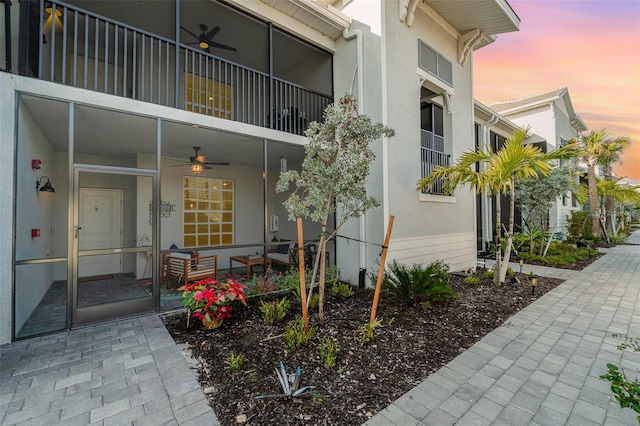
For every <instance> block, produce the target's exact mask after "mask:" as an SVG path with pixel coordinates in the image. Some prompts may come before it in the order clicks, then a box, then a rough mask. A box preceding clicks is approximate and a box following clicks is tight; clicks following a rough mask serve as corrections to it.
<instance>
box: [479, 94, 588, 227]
mask: <svg viewBox="0 0 640 426" xmlns="http://www.w3.org/2000/svg"><path fill="white" fill-rule="evenodd" d="M490 108H491V109H493V110H494V111H496V112H498V113H499V114H500V115H502V116H503V117H506V118H508V119H509V120H511V121H512V122H513V123H515V124H517V125H518V126H521V127H525V128H527V127H529V128H530V131H531V132H534V133H536V134H537V135H539V136H540V137H541V138H543V139H544V140H545V141H546V143H543V144H539V145H538V146H540V147H541V148H542V149H543V151H544V152H549V151H552V150H554V149H558V148H560V147H562V146H564V145H565V144H566V143H567V142H568V141H570V140H571V139H574V138H578V137H579V136H580V134H581V133H582V132H584V131H586V130H587V125H586V124H585V123H584V121H582V119H581V118H580V116H579V115H577V114H576V112H575V111H574V109H573V105H572V104H571V98H570V96H569V90H568V89H567V88H566V87H563V88H561V89H557V90H553V91H550V92H545V93H541V94H538V95H533V96H528V97H526V98H522V99H516V100H511V101H503V102H498V103H495V104H493V105H490ZM563 164H564V162H563V161H561V162H560V165H563ZM580 209H581V207H580V205H579V204H578V203H577V201H576V200H575V198H574V197H573V196H572V194H571V193H567V194H566V195H565V196H563V197H559V198H558V200H557V201H556V202H555V203H554V206H553V207H552V208H551V209H550V211H549V229H550V230H552V231H553V232H562V233H565V232H566V225H567V216H570V215H571V212H572V211H575V210H580Z"/></svg>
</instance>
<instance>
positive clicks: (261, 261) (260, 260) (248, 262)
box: [229, 256, 271, 280]
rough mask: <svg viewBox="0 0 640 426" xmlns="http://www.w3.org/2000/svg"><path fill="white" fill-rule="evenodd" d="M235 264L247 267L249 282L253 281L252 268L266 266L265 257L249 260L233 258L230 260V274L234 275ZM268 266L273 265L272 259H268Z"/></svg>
mask: <svg viewBox="0 0 640 426" xmlns="http://www.w3.org/2000/svg"><path fill="white" fill-rule="evenodd" d="M233 262H238V263H242V264H243V265H245V266H246V267H247V280H250V279H251V267H252V266H253V265H264V257H263V256H260V257H256V258H255V259H249V256H231V257H230V258H229V274H233ZM267 264H268V265H270V264H271V259H267Z"/></svg>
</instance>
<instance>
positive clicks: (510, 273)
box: [507, 267, 516, 277]
mask: <svg viewBox="0 0 640 426" xmlns="http://www.w3.org/2000/svg"><path fill="white" fill-rule="evenodd" d="M515 274H516V273H515V272H514V271H513V269H511V268H510V267H507V276H508V277H513V276H514V275H515Z"/></svg>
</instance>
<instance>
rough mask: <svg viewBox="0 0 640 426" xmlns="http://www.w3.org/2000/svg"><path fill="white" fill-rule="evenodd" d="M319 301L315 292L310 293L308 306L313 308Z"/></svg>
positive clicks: (318, 296)
mask: <svg viewBox="0 0 640 426" xmlns="http://www.w3.org/2000/svg"><path fill="white" fill-rule="evenodd" d="M319 303H320V295H319V294H318V293H317V292H316V293H313V295H311V300H309V308H310V309H315V308H317V307H318V304H319Z"/></svg>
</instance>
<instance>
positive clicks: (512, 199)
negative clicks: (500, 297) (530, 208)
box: [500, 178, 516, 284]
mask: <svg viewBox="0 0 640 426" xmlns="http://www.w3.org/2000/svg"><path fill="white" fill-rule="evenodd" d="M514 185H515V181H514V179H513V178H511V190H510V193H509V229H507V247H506V248H505V249H504V259H503V262H502V269H501V270H500V283H501V284H503V283H504V282H505V280H506V278H507V269H509V258H510V257H511V243H512V241H513V222H514V221H515V215H516V195H515V188H514Z"/></svg>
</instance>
